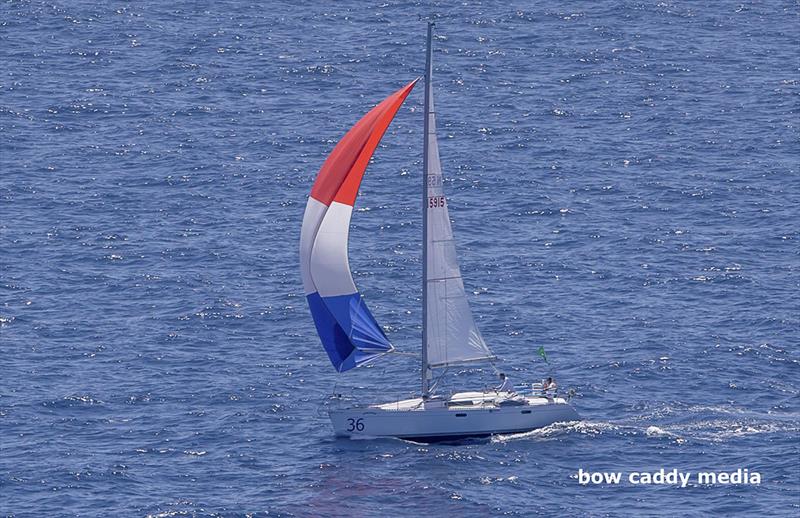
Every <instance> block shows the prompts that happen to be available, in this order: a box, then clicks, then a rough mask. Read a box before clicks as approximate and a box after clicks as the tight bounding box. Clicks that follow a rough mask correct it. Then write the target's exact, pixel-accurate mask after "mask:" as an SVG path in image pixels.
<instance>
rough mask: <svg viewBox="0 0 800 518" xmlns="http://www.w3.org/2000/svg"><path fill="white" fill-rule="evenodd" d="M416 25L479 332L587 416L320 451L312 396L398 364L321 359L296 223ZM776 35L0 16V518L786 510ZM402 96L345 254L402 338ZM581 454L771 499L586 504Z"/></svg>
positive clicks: (788, 347)
mask: <svg viewBox="0 0 800 518" xmlns="http://www.w3.org/2000/svg"><path fill="white" fill-rule="evenodd" d="M98 4H99V5H98ZM431 14H433V15H435V17H436V19H437V23H438V25H437V28H436V35H437V36H436V40H435V53H434V63H435V81H436V85H435V96H436V107H437V112H438V113H437V116H438V121H439V126H440V128H439V130H440V131H439V137H440V147H441V153H442V160H443V167H444V170H445V175H446V176H447V178H448V181H447V184H446V190H447V193H448V196H450V200H449V203H450V210H451V216H452V218H453V220H454V230H455V233H456V240H457V243H458V246H459V254H460V259H461V265H462V270H463V274H464V278H465V283H466V285H467V287H468V291H469V293H471V305H472V307H473V310H474V312H475V314H476V316H477V319H478V324H479V326H480V328H481V330H482V332H483V335H484V337H485V338H486V340H487V342H488V343H489V344H490V346H491V347H492V349H493V351H494V352H495V353H496V354H498V355H499V356H501V357H503V358H504V359H505V361H504V362H503V363H502V364H500V365H499V366H498V367H499V368H502V369H503V370H505V371H506V372H508V373H509V374H510V375H511V376H512V378H513V379H514V381H516V382H523V381H534V380H538V379H541V378H542V377H543V376H545V375H548V374H555V375H556V376H557V379H558V380H559V381H560V384H561V386H562V387H563V388H565V389H566V388H573V389H574V390H575V392H576V396H575V398H574V400H573V402H574V404H575V406H576V408H577V409H578V411H579V412H580V413H581V414H582V416H583V417H584V421H583V422H580V423H577V424H574V423H573V424H569V425H554V426H552V427H549V428H547V429H544V430H540V431H536V432H531V433H528V434H521V435H517V436H509V437H498V438H495V439H493V440H492V441H484V442H475V443H465V444H461V445H449V446H447V445H438V446H437V445H430V446H426V445H417V444H412V443H407V442H403V441H395V440H374V441H353V442H350V441H347V440H337V439H335V438H334V437H333V434H332V429H331V427H330V423H329V422H328V420H327V417H326V416H325V413H324V408H321V404H322V403H323V402H324V401H325V400H326V398H327V396H328V395H329V394H330V393H331V391H332V390H333V389H334V387H336V390H337V391H343V390H346V391H348V392H353V393H354V394H355V395H356V396H358V397H360V398H364V399H368V398H378V399H381V398H383V399H384V400H389V399H391V398H393V397H398V396H403V395H407V394H408V393H411V392H413V391H415V390H417V389H418V385H419V379H418V376H419V364H418V360H416V359H415V358H414V357H410V356H396V357H392V358H387V359H385V360H383V361H381V362H378V363H376V364H374V365H373V366H371V367H368V368H362V369H358V370H357V371H352V372H350V373H347V374H343V375H338V374H337V373H336V372H335V371H334V369H333V368H332V367H331V365H330V363H329V361H328V359H327V357H326V356H325V354H324V352H323V350H322V348H321V346H320V344H319V341H318V339H317V337H316V334H315V331H314V327H313V324H312V321H311V318H310V315H309V312H308V309H307V307H306V303H305V300H304V297H303V293H302V286H301V282H300V276H299V269H298V253H297V248H298V240H299V232H300V223H301V219H302V214H303V210H304V207H305V202H306V197H307V195H308V192H309V190H310V188H311V184H312V182H313V179H314V177H315V175H316V172H317V170H318V169H319V167H320V165H321V164H322V162H323V160H324V159H325V157H326V155H327V153H328V152H329V151H330V150H331V149H332V147H333V145H334V144H335V142H336V141H337V140H338V139H339V138H340V137H341V135H342V134H343V133H344V132H345V131H346V129H347V128H348V127H349V126H350V125H351V124H353V123H354V122H355V121H356V120H357V119H358V118H359V117H361V115H362V114H364V113H365V112H366V111H367V110H368V109H369V108H370V107H371V106H373V105H374V104H375V103H377V102H378V101H380V100H381V99H383V97H385V96H386V95H388V94H389V93H390V92H392V91H394V90H395V89H397V88H399V87H400V86H402V85H403V84H405V83H406V82H407V81H409V80H410V79H413V78H414V77H416V76H418V75H421V73H422V70H423V67H424V38H425V22H424V20H420V15H423V16H428V15H431ZM798 41H800V17H799V15H798V6H797V4H796V3H795V2H788V1H787V2H747V1H737V2H680V1H675V2H673V1H665V2H658V1H655V0H653V1H636V2H631V1H623V2H607V3H597V2H570V3H559V2H544V3H531V2H486V3H485V4H481V3H473V2H464V3H452V4H450V3H447V4H445V3H442V4H434V5H429V4H427V3H421V2H386V3H380V4H377V3H376V4H373V5H366V4H362V3H361V2H356V1H353V0H349V1H346V2H338V3H336V4H327V3H324V2H323V3H319V4H316V3H315V4H310V5H305V6H303V7H296V6H294V5H293V3H281V4H272V3H266V2H265V3H259V2H252V3H248V2H236V1H216V2H180V1H179V2H155V1H147V2H113V3H108V4H105V3H97V2H89V1H49V2H30V1H12V2H3V3H2V5H0V294H1V295H0V297H1V298H0V304H1V305H0V318H1V319H0V514H1V515H14V516H48V515H49V516H53V515H82V516H93V515H98V516H99V515H102V516H113V515H121V516H147V515H151V516H187V515H188V516H241V515H245V514H249V515H252V516H266V515H269V516H273V515H275V516H354V517H356V516H378V515H382V516H420V515H422V514H423V513H424V514H425V515H430V516H500V515H509V516H531V515H536V514H542V515H561V516H576V515H578V516H582V515H589V516H606V515H608V516H618V515H638V516H641V515H661V514H663V515H701V514H704V513H709V512H713V513H715V514H724V515H739V514H748V515H772V516H791V515H796V514H797V513H798V512H800V397H798V396H799V395H800V350H799V349H798V347H800V316H799V315H800V300H798V288H799V287H800V286H799V284H800V248H799V247H798V240H799V239H800V233H799V232H798V225H799V224H800V216H799V215H798V207H799V206H800V179H799V177H798V169H800V165H799V164H800V144H799V139H798V125H799V124H800V116H799V115H798V114H799V113H800V73H799V70H800V58H798V56H800V44H798ZM421 107H422V88H417V90H416V91H415V92H413V93H412V95H411V97H410V98H409V99H408V101H407V102H406V104H405V105H404V107H403V108H402V109H401V111H400V112H399V114H398V116H397V118H396V120H395V121H394V123H393V125H392V126H391V128H390V130H389V132H388V133H387V134H386V136H385V138H384V140H383V143H382V145H381V147H380V148H379V149H378V151H377V153H376V155H375V158H374V160H373V163H372V165H371V166H370V168H369V169H368V171H367V175H366V178H365V181H364V183H363V185H362V194H361V196H360V198H359V200H358V202H357V205H356V208H357V212H356V213H355V214H354V218H353V224H352V229H351V243H350V260H351V266H352V268H353V270H354V277H355V279H356V283H357V284H358V286H359V287H360V289H361V291H362V292H363V293H364V295H365V297H366V299H367V301H368V303H369V305H370V307H371V309H372V311H373V313H374V314H375V316H376V318H377V319H378V321H379V322H381V323H382V324H383V325H384V326H385V329H386V332H387V334H388V336H389V337H390V338H391V340H392V341H393V343H394V344H395V346H396V347H397V348H398V349H400V350H403V351H405V352H410V353H415V352H418V351H419V337H420V307H419V296H420V287H419V286H420V264H419V255H420V243H419V239H420V211H419V198H420V187H421V178H420V174H421V171H420V168H421V147H422V146H421V139H422V137H421V133H422V127H421V126H422V116H421ZM540 345H541V346H544V347H545V349H546V350H547V352H548V355H549V359H550V365H549V366H548V365H546V364H544V363H543V362H542V361H541V359H540V358H539V357H538V356H537V355H536V349H537V348H538V347H539V346H540ZM448 376H449V378H448V382H449V383H450V384H452V385H453V386H458V385H465V386H466V385H470V384H472V385H470V386H475V385H474V384H475V383H484V384H485V383H490V382H492V381H493V379H492V376H493V374H492V371H491V368H489V367H487V366H483V367H481V368H477V367H476V368H474V369H470V370H466V369H465V370H462V371H456V370H453V371H452V372H450V373H448ZM579 468H582V469H585V470H591V471H603V470H606V471H620V472H623V473H627V472H630V471H641V470H650V471H655V470H658V469H660V468H666V469H673V468H677V469H680V470H681V471H684V472H685V471H690V472H693V473H696V472H697V471H700V470H706V471H735V470H736V469H738V468H748V469H749V470H751V471H757V472H759V473H760V474H761V477H762V479H763V480H762V484H761V485H759V486H730V485H727V486H726V485H716V486H702V485H698V484H691V485H690V486H689V487H686V488H677V487H674V486H649V487H642V486H634V485H631V484H628V483H623V484H621V485H619V486H608V485H604V486H597V487H592V486H586V487H584V486H581V485H580V484H579V483H578V481H577V479H576V478H575V474H576V472H577V471H578V469H579Z"/></svg>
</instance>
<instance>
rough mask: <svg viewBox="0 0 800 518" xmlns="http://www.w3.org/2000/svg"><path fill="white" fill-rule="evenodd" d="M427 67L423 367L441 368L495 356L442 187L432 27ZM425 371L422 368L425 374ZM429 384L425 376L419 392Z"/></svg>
mask: <svg viewBox="0 0 800 518" xmlns="http://www.w3.org/2000/svg"><path fill="white" fill-rule="evenodd" d="M428 42H429V43H428V45H429V48H428V53H429V54H428V60H427V61H428V69H427V73H426V82H425V88H426V89H427V91H426V92H425V97H426V100H427V102H426V112H425V115H426V117H427V121H426V122H427V124H426V127H427V135H425V139H426V142H425V144H426V145H425V148H426V157H425V158H426V160H425V163H426V171H425V192H426V198H425V206H424V207H423V211H424V214H425V218H424V219H425V220H426V222H425V225H426V232H425V235H426V238H425V244H424V246H425V247H426V253H425V256H426V260H425V269H424V289H425V294H426V296H425V308H423V311H425V312H426V316H425V318H424V326H425V327H426V332H424V333H423V336H424V337H425V338H424V341H425V342H426V343H423V344H422V345H423V347H424V348H425V352H426V354H424V355H423V358H424V360H423V363H424V364H425V365H424V366H423V369H425V370H427V369H428V368H434V367H445V366H448V365H455V364H459V363H466V362H471V361H477V360H488V359H492V358H494V357H493V356H492V352H491V351H490V350H489V347H488V346H487V345H486V342H484V340H483V337H482V336H481V333H480V331H479V330H478V327H477V326H476V325H475V320H474V319H473V318H472V311H470V309H469V303H468V302H467V295H466V293H465V292H464V282H463V280H462V279H461V270H460V269H459V267H458V259H457V258H456V247H455V241H454V239H453V229H452V227H451V226H450V214H449V212H448V210H447V201H446V198H445V196H444V191H443V189H442V164H441V162H440V161H439V145H438V143H437V141H436V115H435V111H434V109H433V87H432V85H431V75H432V71H433V66H432V65H431V59H430V28H429V36H428ZM428 375H429V373H427V372H424V373H423V376H428ZM426 389H427V383H425V382H424V381H423V392H425V391H426Z"/></svg>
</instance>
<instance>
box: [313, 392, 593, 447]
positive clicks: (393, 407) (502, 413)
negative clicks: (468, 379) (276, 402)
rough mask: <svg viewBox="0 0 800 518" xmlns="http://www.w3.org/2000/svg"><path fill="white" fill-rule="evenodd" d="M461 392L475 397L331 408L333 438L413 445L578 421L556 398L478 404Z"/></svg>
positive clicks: (565, 405) (481, 402)
mask: <svg viewBox="0 0 800 518" xmlns="http://www.w3.org/2000/svg"><path fill="white" fill-rule="evenodd" d="M462 394H480V396H476V398H478V399H476V401H475V402H474V403H471V404H469V405H459V404H457V403H456V404H453V402H452V400H450V401H448V402H444V401H441V400H440V401H438V402H426V403H423V402H422V400H421V399H410V400H404V401H397V402H394V403H387V404H383V405H373V406H367V407H355V408H344V409H340V410H331V411H330V412H329V415H330V419H331V422H332V423H333V428H334V431H335V433H336V435H337V436H338V437H348V438H350V439H362V438H363V439H366V438H380V437H396V438H400V439H408V440H413V441H418V442H435V441H447V440H458V439H462V438H468V437H488V436H491V435H494V434H506V433H519V432H526V431H530V430H534V429H536V428H542V427H545V426H548V425H550V424H553V423H556V422H563V421H576V420H579V419H580V416H579V415H578V413H577V412H576V411H575V409H574V408H572V406H570V405H569V403H567V402H566V401H565V400H564V399H562V398H549V399H548V398H544V397H524V398H522V397H518V398H516V400H517V403H516V404H515V405H513V406H506V405H504V404H495V402H494V401H493V400H489V399H485V400H481V397H483V398H486V397H487V396H488V395H487V394H481V393H462ZM456 396H459V395H458V394H456ZM456 396H454V397H456ZM492 397H496V394H494V395H493V396H492ZM430 403H433V404H430ZM476 403H477V404H476Z"/></svg>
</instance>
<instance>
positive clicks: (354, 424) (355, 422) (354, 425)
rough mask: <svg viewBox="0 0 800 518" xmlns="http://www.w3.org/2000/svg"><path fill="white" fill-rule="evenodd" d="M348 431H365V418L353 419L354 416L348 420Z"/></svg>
mask: <svg viewBox="0 0 800 518" xmlns="http://www.w3.org/2000/svg"><path fill="white" fill-rule="evenodd" d="M347 431H348V432H363V431H364V420H363V419H353V418H352V417H351V418H349V419H348V420H347Z"/></svg>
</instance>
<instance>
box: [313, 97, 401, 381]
mask: <svg viewBox="0 0 800 518" xmlns="http://www.w3.org/2000/svg"><path fill="white" fill-rule="evenodd" d="M415 83H416V81H413V82H411V83H409V84H408V85H406V86H405V87H403V88H401V89H400V90H398V91H397V92H395V93H394V94H392V95H390V96H389V97H387V98H386V99H385V100H384V101H383V102H381V103H380V104H379V105H378V106H376V107H375V108H373V109H372V110H370V111H369V113H367V114H366V115H365V116H364V117H362V118H361V120H359V121H358V122H357V123H356V124H355V125H354V126H353V127H352V128H351V129H350V130H349V131H348V132H347V133H346V134H345V136H344V137H343V138H342V139H341V140H340V141H339V143H338V144H337V145H336V147H335V148H334V149H333V151H332V152H331V154H330V155H329V156H328V158H327V159H326V160H325V163H324V164H323V165H322V168H321V169H320V172H319V174H318V175H317V179H316V181H315V182H314V186H313V187H312V190H311V196H310V197H309V199H308V203H307V205H306V211H305V215H304V216H303V227H302V230H301V232H300V270H301V275H302V278H303V287H304V291H305V293H306V299H307V301H308V305H309V308H310V310H311V314H312V316H313V318H314V324H315V325H316V328H317V333H318V334H319V337H320V340H321V341H322V345H323V347H324V349H325V351H326V352H327V353H328V357H329V358H330V360H331V363H333V365H334V367H335V368H336V369H337V370H338V371H339V372H343V371H346V370H349V369H352V368H354V367H357V366H359V365H361V364H363V363H366V362H368V361H370V360H372V359H374V358H375V357H377V356H379V355H381V354H385V353H387V352H389V351H391V350H392V349H393V346H392V344H391V343H390V342H389V340H388V338H387V337H386V335H385V334H384V332H383V330H382V329H381V327H380V325H379V324H378V323H377V321H376V320H375V317H373V316H372V313H370V311H369V309H368V308H367V306H366V304H365V303H364V300H363V297H362V296H361V294H360V293H359V292H358V289H357V288H356V286H355V283H354V282H353V277H352V275H351V273H350V266H349V261H348V257H347V242H348V234H349V227H350V217H351V215H352V211H353V204H354V203H355V199H356V196H357V195H358V188H359V185H360V184H361V180H362V178H363V176H364V172H365V170H366V168H367V165H368V164H369V160H370V158H371V157H372V154H373V153H374V151H375V148H377V146H378V143H379V142H380V140H381V138H382V137H383V134H384V133H385V132H386V130H387V128H388V127H389V124H390V123H391V121H392V119H393V118H394V116H395V114H396V113H397V111H398V110H399V108H400V106H401V105H402V103H403V101H404V100H405V99H406V97H407V96H408V94H409V93H410V92H411V89H412V88H413V87H414V84H415Z"/></svg>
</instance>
